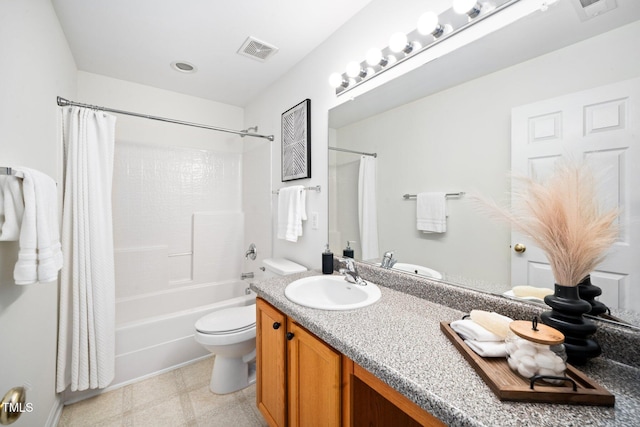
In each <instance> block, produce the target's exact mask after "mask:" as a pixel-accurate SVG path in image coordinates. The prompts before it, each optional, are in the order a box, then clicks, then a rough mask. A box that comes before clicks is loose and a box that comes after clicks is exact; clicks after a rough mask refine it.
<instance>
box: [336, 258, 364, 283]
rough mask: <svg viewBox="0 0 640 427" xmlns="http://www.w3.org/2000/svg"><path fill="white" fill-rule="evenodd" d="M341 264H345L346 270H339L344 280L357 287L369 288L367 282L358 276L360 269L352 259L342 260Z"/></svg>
mask: <svg viewBox="0 0 640 427" xmlns="http://www.w3.org/2000/svg"><path fill="white" fill-rule="evenodd" d="M340 262H343V263H344V264H345V268H341V269H340V270H339V272H340V274H343V275H344V280H346V281H347V282H349V283H355V284H356V285H360V286H367V282H366V281H365V280H364V279H363V278H362V277H360V275H359V274H358V269H357V268H356V264H355V262H354V261H353V259H352V258H340Z"/></svg>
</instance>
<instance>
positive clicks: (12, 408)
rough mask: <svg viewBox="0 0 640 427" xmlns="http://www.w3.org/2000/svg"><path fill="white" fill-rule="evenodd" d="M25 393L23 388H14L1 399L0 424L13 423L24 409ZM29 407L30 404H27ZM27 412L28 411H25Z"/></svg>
mask: <svg viewBox="0 0 640 427" xmlns="http://www.w3.org/2000/svg"><path fill="white" fill-rule="evenodd" d="M25 401H26V392H25V389H24V387H14V388H12V389H11V390H9V391H8V392H7V394H5V395H4V397H3V398H2V402H1V404H2V406H1V407H0V424H2V425H8V424H11V423H13V422H15V421H16V420H17V419H18V418H20V415H21V414H22V412H23V411H24V409H25V408H26V406H25ZM28 405H30V403H29V404H28ZM27 410H28V409H27Z"/></svg>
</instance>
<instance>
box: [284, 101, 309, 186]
mask: <svg viewBox="0 0 640 427" xmlns="http://www.w3.org/2000/svg"><path fill="white" fill-rule="evenodd" d="M303 178H311V100H310V99H305V100H304V101H302V102H301V103H299V104H298V105H296V106H295V107H293V108H290V109H289V110H287V111H285V112H284V113H282V182H285V181H293V180H296V179H303Z"/></svg>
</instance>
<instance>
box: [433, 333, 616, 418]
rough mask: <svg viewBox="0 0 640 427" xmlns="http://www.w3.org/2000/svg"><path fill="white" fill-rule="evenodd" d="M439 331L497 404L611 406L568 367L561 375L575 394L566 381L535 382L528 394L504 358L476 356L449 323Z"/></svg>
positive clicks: (612, 401) (594, 385) (598, 388)
mask: <svg viewBox="0 0 640 427" xmlns="http://www.w3.org/2000/svg"><path fill="white" fill-rule="evenodd" d="M440 329H442V332H444V334H445V335H446V336H447V337H448V338H449V339H450V340H451V342H452V343H453V345H454V346H456V348H457V349H458V350H459V351H460V352H461V353H462V355H463V356H464V358H465V359H467V361H468V362H469V363H470V364H471V366H473V368H474V369H475V370H476V372H477V373H478V375H480V377H482V379H483V380H484V381H485V382H486V383H487V385H488V386H489V388H490V389H491V390H493V392H494V393H495V394H496V396H498V398H499V399H500V400H514V401H520V402H546V403H567V404H572V405H598V406H614V404H615V396H614V395H612V394H611V393H609V392H608V391H607V390H606V389H605V388H603V387H602V386H600V385H598V384H597V383H596V382H595V381H593V380H592V379H591V378H589V377H587V376H586V375H584V374H583V373H582V372H580V371H579V370H577V369H576V368H574V367H573V366H571V365H569V364H567V371H566V373H565V375H566V376H567V377H569V378H571V379H572V380H574V381H575V382H576V385H577V391H574V390H573V386H572V385H571V384H570V383H569V382H568V381H567V382H566V385H561V386H556V385H551V384H548V383H545V382H543V381H538V382H536V383H535V385H534V389H533V390H532V389H531V387H530V382H529V380H527V379H525V378H522V377H521V376H520V375H518V374H517V373H515V372H513V371H512V370H511V369H510V368H509V365H508V364H507V359H506V358H502V357H488V358H483V357H481V356H479V355H478V354H476V353H475V352H474V351H473V350H471V348H469V346H467V345H466V344H465V343H464V341H463V340H462V338H460V336H459V335H458V334H457V333H456V332H455V331H454V330H453V329H451V326H449V322H441V323H440Z"/></svg>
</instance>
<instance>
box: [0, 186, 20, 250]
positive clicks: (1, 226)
mask: <svg viewBox="0 0 640 427" xmlns="http://www.w3.org/2000/svg"><path fill="white" fill-rule="evenodd" d="M23 215H24V201H23V199H22V179H20V178H18V177H15V176H9V175H5V176H0V241H15V240H18V239H19V238H20V227H21V226H22V216H23Z"/></svg>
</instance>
